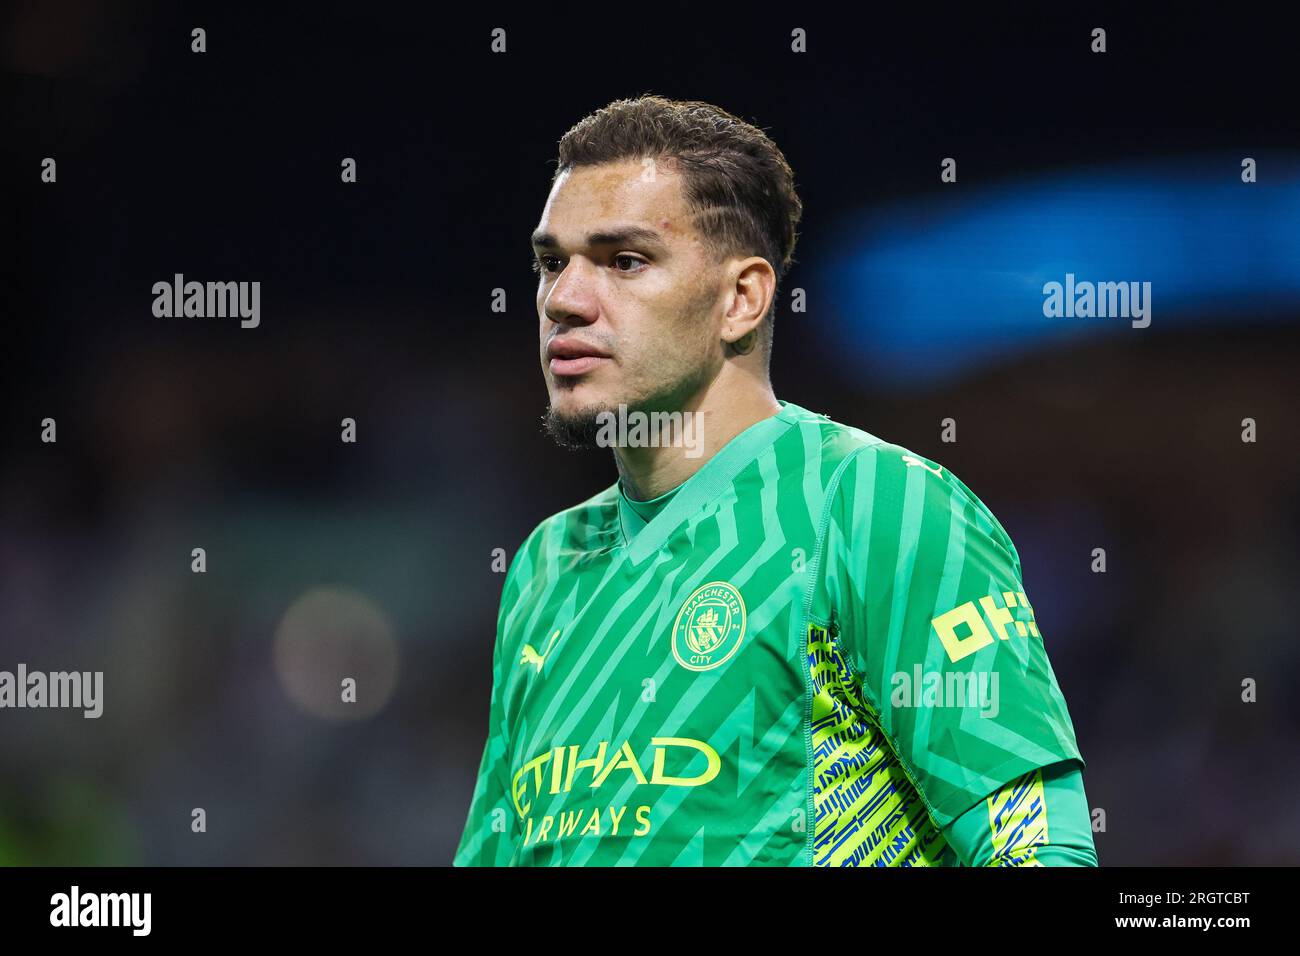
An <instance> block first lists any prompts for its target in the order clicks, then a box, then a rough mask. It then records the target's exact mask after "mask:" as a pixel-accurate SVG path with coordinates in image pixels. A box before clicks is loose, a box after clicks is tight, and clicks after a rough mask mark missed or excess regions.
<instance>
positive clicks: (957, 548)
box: [813, 443, 1083, 827]
mask: <svg viewBox="0 0 1300 956" xmlns="http://www.w3.org/2000/svg"><path fill="white" fill-rule="evenodd" d="M831 494H832V496H831V498H830V499H829V500H828V505H827V514H826V521H825V530H824V534H823V538H822V543H821V551H822V557H821V564H820V568H819V583H820V585H821V586H820V587H819V588H818V589H817V593H818V600H815V601H814V606H813V616H814V617H817V616H821V617H823V618H825V619H826V620H824V621H823V623H826V624H828V625H829V626H830V628H831V633H832V636H833V639H834V640H835V641H836V642H838V644H839V650H840V653H841V655H842V657H843V658H844V659H845V661H846V662H847V663H848V665H849V667H850V669H851V671H852V675H851V676H852V679H853V680H854V681H855V683H857V684H858V685H860V689H861V692H862V698H863V699H864V700H865V701H866V702H867V705H868V706H869V707H871V708H873V709H874V711H875V713H874V715H872V716H873V718H874V719H875V721H876V722H877V723H878V724H879V726H880V727H881V728H882V729H883V730H884V731H885V734H886V735H887V737H888V738H889V740H890V743H891V744H892V745H893V747H894V749H895V751H896V753H897V755H898V757H899V758H900V760H901V762H902V763H903V765H904V768H905V769H906V770H907V772H908V775H909V777H910V778H911V780H912V782H913V784H914V785H915V786H916V788H917V791H918V793H919V795H920V796H921V799H922V800H923V801H924V802H925V804H926V806H927V809H928V810H929V811H930V814H931V816H932V817H933V819H934V820H935V822H936V823H937V824H938V825H939V826H941V827H943V826H947V825H948V824H949V823H951V822H952V821H953V820H954V819H956V818H957V817H958V816H960V815H961V814H962V813H964V812H965V811H966V810H968V809H970V808H971V807H972V806H974V805H975V804H976V803H978V802H980V801H981V800H983V799H984V798H985V797H986V796H987V795H988V794H990V793H992V792H994V791H996V790H997V789H998V788H1000V787H1001V786H1002V785H1003V784H1005V783H1007V782H1009V781H1011V780H1014V779H1015V778H1017V777H1019V776H1021V775H1022V774H1024V773H1026V772H1028V771H1031V770H1033V769H1035V768H1037V767H1044V766H1047V765H1049V764H1053V763H1056V762H1058V761H1061V760H1069V759H1077V760H1079V762H1080V764H1082V763H1083V759H1082V757H1081V755H1080V753H1079V748H1078V745H1077V743H1076V741H1075V735H1074V728H1073V725H1072V723H1071V720H1070V714H1069V711H1068V709H1067V708H1066V704H1065V699H1064V697H1063V696H1062V694H1061V690H1060V687H1059V686H1058V684H1057V680H1056V675H1055V674H1054V673H1053V671H1052V667H1051V664H1050V663H1049V661H1048V657H1047V648H1046V646H1045V643H1044V638H1043V635H1042V633H1041V632H1040V631H1039V629H1038V624H1037V621H1036V619H1035V614H1034V607H1033V604H1032V602H1031V600H1030V599H1029V597H1028V595H1027V594H1026V593H1025V587H1024V583H1023V581H1022V580H1021V568H1020V558H1019V556H1018V555H1017V554H1016V551H1015V547H1014V545H1013V544H1012V543H1011V539H1010V537H1009V536H1008V535H1007V533H1006V531H1005V530H1004V529H1003V528H1002V526H1001V524H1000V523H999V522H998V521H997V519H996V518H994V517H993V515H992V514H991V513H990V512H989V511H988V509H987V508H986V507H985V506H984V505H983V503H982V502H980V501H979V499H977V498H976V497H975V495H974V494H973V493H972V492H971V491H970V489H969V488H967V487H966V485H965V484H963V483H962V482H961V481H960V480H959V479H958V478H957V477H956V476H954V475H952V474H951V473H950V472H949V471H948V470H947V469H946V468H943V467H942V466H940V465H938V464H936V463H935V462H933V461H930V460H929V459H927V458H923V457H921V456H918V455H915V454H913V453H911V452H908V451H907V450H906V449H903V448H900V447H899V446H897V445H891V444H887V443H878V444H875V445H870V446H865V447H862V448H860V449H858V450H857V451H855V452H854V453H853V454H852V455H851V456H850V457H849V458H848V459H846V460H845V462H844V464H843V466H842V467H841V468H840V470H839V472H838V482H837V484H836V487H835V488H834V490H833V491H832V493H831Z"/></svg>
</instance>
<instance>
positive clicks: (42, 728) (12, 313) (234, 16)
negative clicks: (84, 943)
mask: <svg viewBox="0 0 1300 956" xmlns="http://www.w3.org/2000/svg"><path fill="white" fill-rule="evenodd" d="M575 17H576V14H574V13H573V12H572V11H569V10H568V9H567V8H545V9H542V10H538V11H534V12H533V13H530V14H527V15H523V14H513V13H512V14H509V15H505V14H502V15H498V14H497V13H491V14H477V13H473V12H470V11H466V10H460V11H447V10H442V11H439V12H437V13H436V14H435V13H434V12H433V11H432V8H430V10H429V11H426V12H424V13H420V14H413V13H412V12H411V11H408V10H403V9H402V8H400V7H396V6H394V7H393V8H391V9H389V8H385V7H383V6H377V5H370V4H366V5H362V6H361V7H358V8H354V9H350V8H349V7H348V6H342V5H341V6H339V7H337V8H336V7H331V6H330V5H326V4H322V5H312V7H311V11H310V13H308V14H295V13H289V12H277V11H272V10H267V9H256V10H254V9H247V10H238V11H235V10H231V9H229V8H228V7H227V6H226V5H218V4H207V5H204V4H199V5H193V6H187V7H186V9H185V10H184V11H181V10H178V9H176V8H175V7H174V6H173V5H170V4H161V3H159V4H119V3H110V2H106V0H105V2H85V3H39V4H38V3H29V4H21V5H17V6H13V7H10V8H7V9H5V11H4V12H3V14H0V25H2V26H0V29H2V30H3V33H2V34H0V70H2V71H3V72H2V73H0V104H2V105H3V110H4V121H3V129H4V131H5V132H4V135H3V144H2V146H0V149H2V150H3V154H4V159H3V162H4V167H3V185H2V186H0V197H2V198H3V205H2V206H0V209H3V212H4V216H3V218H4V221H5V223H6V225H7V226H8V227H9V231H10V251H9V253H8V254H7V255H6V256H5V257H4V261H3V266H0V269H3V280H2V281H3V286H2V288H3V302H4V319H5V321H4V327H3V329H4V331H3V334H4V337H5V342H4V346H3V352H4V358H5V375H4V386H3V420H4V428H3V429H2V430H0V448H2V449H3V456H2V458H0V669H6V668H7V669H13V667H14V666H15V665H16V664H17V663H19V662H25V663H27V664H28V666H29V667H31V668H33V669H43V670H63V669H75V670H102V671H104V672H105V711H104V715H103V717H102V718H100V719H99V720H86V719H83V718H82V716H81V714H80V713H79V712H73V711H30V710H24V711H17V710H6V711H3V712H0V781H3V784H2V785H0V863H4V864H54V863H59V864H109V863H114V864H116V863H124V864H137V863H138V864H209V863H212V864H353V863H357V864H381V863H396V864H445V863H447V862H449V861H450V859H451V854H452V851H453V849H454V846H455V843H456V840H457V838H458V837H459V834H460V829H461V826H462V824H463V821H464V815H465V811H466V808H467V806H468V802H469V797H470V792H471V789H472V786H473V777H474V772H475V770H476V767H477V763H478V759H479V754H480V749H481V747H482V744H483V739H484V734H485V730H486V720H487V699H488V697H487V695H488V680H489V666H490V656H491V648H492V641H493V632H494V626H495V620H496V602H497V598H498V596H499V593H500V586H501V580H502V576H501V575H500V574H496V573H493V571H492V568H491V563H492V552H493V549H495V548H503V549H505V550H506V551H507V553H513V550H514V548H515V547H516V546H517V545H518V543H519V542H520V541H521V540H522V539H523V537H524V535H525V534H526V533H527V532H528V531H529V530H530V529H531V528H532V527H533V525H534V524H535V523H536V522H537V521H538V520H540V519H541V518H542V517H544V516H546V515H548V514H550V513H552V512H554V511H556V510H558V509H560V508H562V507H566V506H568V505H570V504H573V503H575V502H577V501H579V500H581V499H583V498H585V497H587V496H589V495H590V494H593V493H594V492H596V491H597V490H599V489H600V488H602V487H604V486H605V485H607V484H608V483H610V482H611V481H612V480H613V479H614V477H615V473H614V470H613V465H612V462H611V461H610V459H609V458H608V456H606V455H603V454H587V455H573V454H567V453H564V452H561V451H559V450H557V449H555V448H554V447H552V446H551V445H550V444H549V442H548V440H547V439H546V438H545V437H544V436H543V435H542V434H541V432H540V429H539V419H540V415H541V413H542V411H543V407H544V403H545V391H544V388H543V385H542V381H541V377H540V372H539V369H538V363H537V358H536V325H535V323H536V315H535V311H534V306H533V302H532V289H533V276H532V274H531V273H530V272H529V270H528V268H527V260H526V258H525V257H526V256H527V255H528V248H527V245H528V243H527V237H528V233H529V230H530V229H531V227H532V226H533V225H534V223H535V222H536V218H537V216H538V214H539V212H540V209H541V204H542V201H543V199H544V197H545V195H546V191H547V188H548V181H549V175H550V171H551V169H552V163H553V159H554V144H555V142H556V140H557V139H558V138H559V136H560V135H561V134H562V133H563V132H564V130H565V129H567V128H568V126H569V125H571V124H572V123H573V122H575V121H577V120H578V119H579V118H581V117H582V116H583V115H585V114H586V113H587V112H589V111H590V110H592V109H594V108H597V107H599V106H601V105H603V104H604V103H606V102H608V101H609V100H612V99H615V98H618V97H622V96H629V95H635V94H638V93H641V92H646V91H653V92H658V93H663V94H665V95H669V96H674V97H679V98H697V99H705V100H709V101H712V102H716V103H718V104H719V105H722V106H723V107H725V108H727V109H729V110H731V111H732V112H735V113H737V114H739V115H741V116H744V117H745V118H747V119H750V120H752V121H755V122H757V123H758V124H759V125H761V126H763V127H765V128H767V129H768V130H769V131H770V132H771V134H772V135H773V137H774V138H775V140H776V141H777V143H778V144H779V145H780V146H781V147H782V149H783V150H784V151H785V153H786V155H787V157H788V158H789V160H790V162H791V164H792V165H793V166H794V168H795V171H796V174H797V177H798V182H799V185H800V189H801V194H802V197H803V199H804V203H805V211H806V214H805V220H804V225H803V232H802V239H801V241H800V247H799V249H798V252H797V258H798V263H797V265H796V266H795V269H794V271H793V273H792V274H791V275H790V276H789V278H788V281H787V283H786V291H787V292H788V291H789V290H790V289H793V288H796V287H798V288H802V289H804V290H806V294H807V301H808V311H807V312H806V313H804V314H792V313H791V312H790V310H789V309H788V308H787V307H786V306H785V304H784V303H785V302H788V299H783V304H782V306H781V309H780V311H779V313H778V317H777V323H776V352H775V359H774V368H773V372H774V378H775V382H776V386H777V392H778V394H779V395H780V396H781V397H783V398H785V399H787V400H790V401H794V402H796V403H798V404H801V405H804V406H806V407H810V408H812V409H814V410H817V411H823V412H826V413H827V414H830V415H831V416H832V417H834V418H837V419H839V420H841V421H844V422H846V423H849V424H853V425H857V426H859V427H862V428H865V429H866V430H867V431H870V432H872V433H874V434H877V435H880V436H881V437H884V438H886V439H888V440H891V441H895V442H898V443H900V444H903V445H907V446H910V447H911V448H913V449H914V450H916V451H918V452H919V453H922V454H925V455H928V456H931V457H933V458H936V459H938V460H939V461H940V462H942V463H943V464H945V465H947V466H948V467H949V468H951V469H952V470H953V471H954V472H955V473H956V474H957V475H959V476H960V477H961V478H962V479H963V480H964V481H965V482H966V483H967V484H968V485H970V486H971V488H972V489H973V490H974V491H975V492H976V494H978V495H979V496H980V497H981V498H982V499H983V500H984V501H985V502H986V503H987V504H988V505H989V506H990V508H991V509H992V510H993V511H994V513H995V514H997V515H998V516H999V518H1000V519H1001V520H1002V522H1003V524H1004V525H1005V526H1006V528H1007V529H1008V531H1009V532H1010V533H1011V535H1012V537H1013V539H1014V540H1015V542H1016V544H1017V547H1018V549H1019V551H1020V554H1021V557H1022V559H1023V563H1024V569H1025V582H1026V588H1027V590H1028V592H1029V593H1030V594H1031V596H1032V598H1033V601H1034V605H1035V608H1036V609H1037V610H1038V614H1039V623H1040V626H1041V627H1042V630H1043V633H1044V635H1045V638H1046V640H1047V643H1048V648H1049V652H1050V654H1051V657H1052V661H1053V665H1054V667H1055V669H1056V672H1057V675H1058V677H1059V679H1060V682H1061V685H1062V688H1063V690H1064V692H1065V694H1066V697H1067V700H1068V702H1069V705H1070V709H1071V713H1072V715H1073V718H1074V722H1075V727H1076V730H1077V733H1078V737H1079V742H1080V746H1081V747H1082V750H1083V753H1084V756H1085V758H1086V759H1087V760H1088V769H1087V772H1086V774H1085V781H1086V786H1087V791H1088V796H1089V801H1090V803H1091V805H1092V806H1093V807H1096V808H1101V809H1103V810H1104V811H1105V816H1106V830H1105V832H1101V833H1098V834H1097V835H1096V839H1097V847H1098V853H1099V856H1100V860H1101V862H1102V864H1103V865H1129V864H1143V863H1153V864H1196V863H1209V864H1216V863H1222V864H1295V863H1297V862H1300V803H1297V801H1296V800H1295V798H1294V795H1295V794H1296V793H1297V792H1298V791H1300V762H1298V761H1297V750H1298V747H1297V742H1298V741H1300V650H1298V644H1297V640H1296V633H1295V622H1296V620H1297V599H1296V590H1297V589H1296V584H1295V582H1296V581H1297V579H1300V566H1298V565H1300V558H1298V557H1297V555H1298V549H1297V541H1298V540H1300V507H1298V504H1297V503H1298V501H1300V497H1298V496H1297V490H1298V489H1300V451H1298V450H1297V441H1296V439H1297V435H1296V428H1295V418H1294V415H1295V410H1296V408H1297V392H1298V391H1300V386H1298V385H1297V381H1298V379H1300V377H1298V376H1297V369H1298V368H1300V361H1298V360H1300V327H1298V323H1297V320H1300V128H1297V127H1296V126H1295V124H1294V122H1292V120H1293V119H1294V109H1293V107H1294V103H1293V102H1287V100H1288V92H1287V91H1289V90H1290V89H1293V88H1294V77H1293V76H1292V75H1291V74H1292V73H1293V70H1294V67H1293V63H1294V56H1293V55H1292V51H1290V50H1289V49H1288V43H1289V40H1288V37H1289V34H1286V33H1285V32H1283V31H1270V30H1268V29H1266V27H1265V26H1264V25H1261V23H1260V22H1259V21H1258V20H1252V21H1251V22H1243V23H1241V24H1238V23H1235V22H1229V21H1227V20H1226V19H1225V16H1224V15H1222V14H1220V13H1217V12H1215V13H1205V14H1198V13H1195V12H1188V11H1186V10H1180V11H1179V12H1178V13H1177V14H1169V15H1166V14H1164V13H1161V14H1158V15H1157V14H1155V13H1152V14H1151V15H1150V18H1149V19H1143V18H1142V16H1141V15H1139V14H1134V13H1128V14H1124V15H1120V14H1118V13H1115V14H1110V13H1106V14H1103V13H1096V12H1094V13H1089V14H1086V15H1083V14H1066V13H1047V12H1043V11H1038V12H1033V13H1030V12H1029V11H1027V10H1026V11H1012V10H1008V11H1006V12H1002V13H997V14H983V15H982V16H981V18H979V19H974V18H972V17H971V16H970V15H966V16H963V17H956V16H955V15H954V16H945V15H943V14H942V13H935V12H933V11H927V12H926V13H925V15H924V17H922V16H920V15H917V16H916V17H915V18H912V19H885V18H883V17H882V16H880V15H877V14H872V19H870V20H865V21H861V22H854V23H853V25H852V26H851V28H850V26H849V25H847V24H845V23H843V22H841V21H839V20H837V19H836V18H835V17H833V16H830V15H828V14H819V13H816V12H815V11H811V10H809V9H807V8H805V7H802V6H801V7H800V8H798V9H797V10H794V11H785V12H784V13H782V14H780V15H778V16H774V17H770V16H759V15H753V16H742V15H739V14H738V13H737V12H736V11H732V12H731V13H730V14H728V15H727V16H726V17H721V16H715V15H713V14H710V13H706V12H704V11H702V10H701V8H700V7H699V5H682V6H678V7H672V6H668V7H665V6H658V7H656V8H655V12H653V13H647V12H645V11H643V10H639V9H633V8H611V9H610V10H609V11H608V15H607V16H606V15H605V14H601V15H600V16H596V15H593V16H592V17H590V18H585V17H583V18H576V19H575ZM1094 21H1095V22H1094ZM1252 23H1253V26H1252V25H1251V24H1252ZM195 26H202V27H204V28H205V29H206V30H207V33H208V52H207V53H205V54H203V55H196V54H192V53H191V52H190V48H189V47H190V37H189V32H190V30H191V28H193V27H195ZM497 26H501V27H504V28H505V29H506V30H507V38H508V52H507V53H506V54H505V55H493V54H491V53H490V52H489V48H488V44H489V32H490V30H491V29H492V28H493V27H497ZM1094 26H1102V27H1105V28H1106V29H1107V30H1108V43H1109V52H1107V53H1106V54H1104V55H1095V54H1092V53H1090V52H1089V49H1088V45H1089V32H1090V30H1091V29H1092V28H1093V27H1094ZM794 27H804V28H805V29H807V30H808V34H809V50H810V52H809V53H808V54H806V55H803V56H795V55H792V54H790V53H789V52H788V47H789V32H790V30H791V29H792V28H794ZM1248 30H1249V32H1247V31H1248ZM46 156H53V157H55V158H56V159H57V161H58V183H57V185H54V186H51V185H43V184H41V183H40V182H39V180H38V172H39V166H40V162H41V159H42V158H44V157H46ZM345 156H351V157H355V158H356V159H357V163H358V178H359V181H358V183H357V184H356V185H349V186H344V185H342V184H341V183H340V182H339V168H340V166H339V164H340V161H341V159H342V158H343V157H345ZM947 156H952V157H955V158H957V160H958V173H959V181H958V183H957V184H950V185H944V184H941V183H940V182H939V162H940V160H941V159H942V158H943V157H947ZM1246 156H1250V157H1254V158H1255V159H1256V160H1257V162H1258V164H1259V182H1258V183H1256V184H1253V185H1245V184H1243V183H1242V182H1241V181H1240V163H1241V160H1242V158H1243V157H1246ZM1067 271H1072V272H1075V273H1076V274H1077V275H1078V276H1079V278H1080V279H1094V280H1116V281H1119V280H1135V281H1141V280H1148V281H1151V282H1152V283H1153V292H1152V303H1153V310H1152V324H1151V326H1150V328H1147V329H1132V328H1130V327H1129V324H1128V323H1127V322H1126V321H1124V320H1118V319H1109V320H1107V319H1073V320H1070V319H1045V318H1044V317H1043V316H1042V312H1041V305H1042V296H1041V287H1042V283H1043V282H1045V281H1049V280H1052V279H1055V280H1058V281H1059V280H1061V279H1062V278H1063V276H1064V273H1065V272H1067ZM176 272H182V273H184V274H185V275H186V276H187V277H189V278H196V279H199V280H223V281H227V280H229V281H239V280H245V281H251V280H259V281H261V282H262V322H261V326H260V327H259V328H257V329H248V330H245V329H241V328H240V327H239V323H238V320H237V319H193V318H191V319H184V318H177V319H158V318H155V317H154V316H153V315H152V313H151V304H152V298H153V297H152V294H151V292H150V288H151V286H152V284H153V283H154V282H156V281H159V280H169V279H170V277H171V276H172V275H173V273H176ZM498 287H500V288H504V289H505V290H506V292H507V295H508V304H509V308H508V311H507V312H506V313H505V314H497V313H494V312H492V311H491V309H490V302H491V295H492V290H493V289H495V288H498ZM47 416H49V417H53V418H55V419H56V420H57V422H58V426H57V427H58V442H57V444H55V445H48V444H42V443H41V442H40V441H39V434H40V424H39V423H40V421H41V419H43V418H45V417H47ZM344 417H353V418H355V419H356V421H357V423H358V441H357V443H356V444H355V445H345V444H342V443H340V440H339V422H340V420H341V419H342V418H344ZM948 417H951V418H954V419H956V421H957V435H958V441H957V442H956V443H955V444H945V443H942V442H941V441H940V426H939V423H940V421H941V420H942V419H944V418H948ZM1246 417H1252V418H1254V419H1256V420H1257V422H1258V429H1259V441H1258V442H1257V443H1256V444H1245V443H1243V442H1242V441H1241V440H1240V432H1241V422H1242V419H1243V418H1246ZM194 547H204V548H206V550H207V555H208V570H207V573H206V574H202V575H199V574H193V573H191V571H190V551H191V549H192V548H194ZM1098 547H1101V548H1105V549H1106V553H1107V562H1108V570H1107V572H1106V573H1105V574H1095V573H1093V572H1092V571H1091V570H1090V565H1091V560H1092V549H1093V548H1098ZM348 675H351V676H360V677H361V679H362V688H363V693H362V705H363V706H361V707H358V708H356V709H352V710H346V709H343V708H341V707H338V706H336V705H332V704H331V701H332V700H334V699H335V698H336V696H337V688H338V682H339V679H340V677H341V676H348ZM1246 677H1253V678H1255V679H1256V680H1258V681H1259V688H1260V689H1259V701H1258V703H1255V704H1253V705H1249V706H1248V705H1244V704H1242V703H1241V702H1240V693H1241V681H1242V679H1243V678H1246ZM195 807H202V808H204V809H205V810H206V811H207V815H208V832H207V833H206V834H204V835H202V836H196V835H194V834H192V833H191V832H190V811H191V809H192V808H195Z"/></svg>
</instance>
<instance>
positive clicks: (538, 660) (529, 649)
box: [519, 630, 560, 673]
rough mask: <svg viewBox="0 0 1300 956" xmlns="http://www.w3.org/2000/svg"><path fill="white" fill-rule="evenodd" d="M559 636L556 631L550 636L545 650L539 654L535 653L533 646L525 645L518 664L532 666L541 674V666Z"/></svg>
mask: <svg viewBox="0 0 1300 956" xmlns="http://www.w3.org/2000/svg"><path fill="white" fill-rule="evenodd" d="M559 636H560V632H559V631H558V630H556V632H555V633H554V634H552V635H551V639H550V641H548V642H547V644H546V650H545V651H544V652H543V653H541V654H538V653H537V648H535V647H533V645H531V644H525V645H524V655H523V657H521V658H519V663H520V664H532V665H533V666H534V667H536V668H537V671H538V673H541V670H542V665H543V664H545V663H546V655H547V654H549V653H551V648H552V647H554V646H555V642H556V640H557V639H558V638H559Z"/></svg>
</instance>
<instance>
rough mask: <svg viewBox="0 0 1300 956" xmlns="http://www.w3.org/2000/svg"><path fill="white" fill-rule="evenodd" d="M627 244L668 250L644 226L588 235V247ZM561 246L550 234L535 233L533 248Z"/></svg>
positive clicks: (658, 237) (660, 238) (654, 234)
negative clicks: (638, 244) (645, 245)
mask: <svg viewBox="0 0 1300 956" xmlns="http://www.w3.org/2000/svg"><path fill="white" fill-rule="evenodd" d="M627 243H643V244H647V245H652V246H657V247H659V248H660V249H664V248H666V246H665V245H664V239H663V236H661V235H659V233H657V232H655V231H654V230H653V229H646V228H645V227H644V226H625V227H624V228H622V229H614V230H611V231H609V232H589V233H587V240H586V245H587V246H617V245H624V244H627ZM559 246H560V242H559V240H558V239H556V238H555V236H553V235H551V234H550V233H549V232H542V231H540V230H539V231H538V232H535V233H533V248H535V249H558V248H559Z"/></svg>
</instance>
